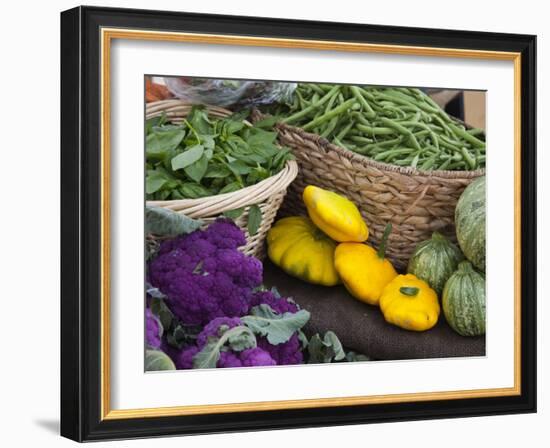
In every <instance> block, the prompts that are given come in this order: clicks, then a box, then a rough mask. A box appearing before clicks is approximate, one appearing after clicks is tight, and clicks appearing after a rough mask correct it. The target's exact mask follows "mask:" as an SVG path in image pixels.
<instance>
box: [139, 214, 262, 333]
mask: <svg viewBox="0 0 550 448" xmlns="http://www.w3.org/2000/svg"><path fill="white" fill-rule="evenodd" d="M245 243H246V239H245V236H244V234H243V232H242V231H241V230H240V229H239V228H238V227H237V226H236V225H235V224H234V223H233V222H232V221H228V220H218V221H216V222H214V223H213V224H211V225H210V226H209V227H208V228H207V229H206V230H197V231H195V232H193V233H191V234H188V235H184V236H181V237H178V238H175V239H172V240H169V241H165V242H163V243H162V244H161V246H160V248H159V255H158V256H157V257H156V258H155V259H154V260H152V261H151V262H150V263H149V280H150V282H151V284H152V285H153V286H155V287H157V288H159V289H160V290H161V291H162V292H163V293H164V294H165V295H166V296H167V301H166V303H167V305H168V306H169V307H170V309H171V311H172V312H173V313H174V314H175V315H176V316H177V317H178V319H179V320H181V321H182V322H183V323H184V324H191V325H205V324H206V323H208V322H210V321H211V320H212V319H215V318H216V317H223V316H229V317H238V316H243V315H244V314H246V312H247V311H248V310H249V309H250V301H251V298H252V294H253V293H252V290H253V288H256V287H257V286H259V285H260V284H261V282H262V264H261V262H260V261H259V260H257V259H256V258H254V257H248V256H246V255H244V254H243V253H241V252H239V251H238V250H237V248H238V247H239V246H242V245H243V244H245Z"/></svg>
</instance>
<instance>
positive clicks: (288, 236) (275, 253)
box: [267, 216, 340, 286]
mask: <svg viewBox="0 0 550 448" xmlns="http://www.w3.org/2000/svg"><path fill="white" fill-rule="evenodd" d="M335 249H336V243H335V242H334V241H333V240H331V239H330V238H329V237H328V236H327V235H325V234H324V233H323V232H322V231H321V230H319V229H318V228H317V227H315V224H313V222H312V221H311V220H310V219H309V218H306V217H302V216H291V217H288V218H283V219H280V220H279V221H277V222H276V223H275V225H274V226H273V227H272V228H271V229H270V230H269V232H268V233H267V254H268V256H269V259H270V260H271V261H272V262H273V263H274V264H276V265H277V266H279V267H280V268H281V269H282V270H283V271H285V272H286V273H287V274H289V275H292V276H293V277H297V278H299V279H301V280H304V281H306V282H308V283H314V284H316V285H323V286H334V285H337V284H339V283H340V278H339V276H338V273H337V272H336V269H335V267H334V251H335Z"/></svg>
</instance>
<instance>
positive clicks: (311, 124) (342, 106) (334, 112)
mask: <svg viewBox="0 0 550 448" xmlns="http://www.w3.org/2000/svg"><path fill="white" fill-rule="evenodd" d="M356 101H357V100H356V99H355V98H352V99H349V100H347V101H345V102H344V103H342V104H340V105H339V106H337V107H335V108H334V109H332V110H331V111H329V112H327V113H325V114H323V115H321V116H318V117H317V118H315V119H314V120H313V121H310V122H309V123H307V124H305V125H304V126H302V129H303V130H304V131H307V130H309V129H311V128H314V127H315V126H319V125H320V124H321V123H324V122H326V121H328V120H331V119H332V118H333V117H335V116H337V115H339V114H341V113H342V112H344V111H346V110H348V109H349V108H350V107H352V105H353V104H355V103H356Z"/></svg>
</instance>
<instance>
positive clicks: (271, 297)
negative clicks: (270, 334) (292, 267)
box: [251, 291, 304, 366]
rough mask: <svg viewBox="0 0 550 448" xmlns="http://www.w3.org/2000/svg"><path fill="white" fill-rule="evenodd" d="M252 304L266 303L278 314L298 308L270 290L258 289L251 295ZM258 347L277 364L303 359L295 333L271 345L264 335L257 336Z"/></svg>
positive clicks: (300, 345)
mask: <svg viewBox="0 0 550 448" xmlns="http://www.w3.org/2000/svg"><path fill="white" fill-rule="evenodd" d="M251 302H252V306H258V305H261V304H266V305H269V306H270V307H271V309H272V310H273V311H275V312H276V313H278V314H284V313H296V312H297V311H298V310H299V309H300V308H299V307H298V305H296V303H294V302H291V301H289V300H288V299H287V298H285V297H278V296H277V295H275V294H274V293H273V292H272V291H258V292H257V293H255V294H254V296H253V297H252V301H251ZM257 342H258V347H260V348H262V349H264V350H265V351H267V352H268V353H269V354H270V355H271V357H272V358H273V359H274V360H275V361H276V362H277V365H280V366H282V365H291V364H301V363H302V362H303V361H304V356H303V354H302V344H301V342H300V340H299V339H298V335H297V334H293V335H292V337H291V338H290V339H289V340H288V341H287V342H284V343H282V344H278V345H272V344H270V343H269V342H268V340H267V339H266V338H265V337H259V338H257Z"/></svg>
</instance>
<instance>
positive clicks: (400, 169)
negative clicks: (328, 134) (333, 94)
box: [275, 123, 485, 179]
mask: <svg viewBox="0 0 550 448" xmlns="http://www.w3.org/2000/svg"><path fill="white" fill-rule="evenodd" d="M275 127H277V128H278V129H282V130H289V131H291V132H295V133H296V134H298V135H299V136H300V137H301V138H303V139H305V140H310V141H313V142H314V143H316V144H318V145H319V146H321V147H323V148H324V149H325V150H331V151H335V152H337V153H338V154H339V155H340V156H343V157H345V158H347V159H348V160H350V161H353V162H357V163H360V164H362V165H363V166H372V167H375V168H377V169H379V170H381V171H392V172H394V173H399V174H404V175H408V176H410V175H413V176H419V177H439V178H444V179H474V178H476V177H480V176H483V175H485V168H479V169H477V170H468V171H465V170H461V171H453V170H419V169H417V168H413V167H412V166H398V165H392V164H390V163H384V162H378V161H377V160H373V159H371V158H370V157H367V156H364V155H362V154H357V153H355V152H353V151H351V150H349V149H346V148H342V147H340V146H338V145H335V144H334V143H331V142H329V141H328V140H327V139H326V138H324V137H321V136H320V135H317V134H313V133H311V132H307V131H304V130H303V129H302V128H300V127H297V126H291V125H288V124H285V123H277V124H276V125H275Z"/></svg>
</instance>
